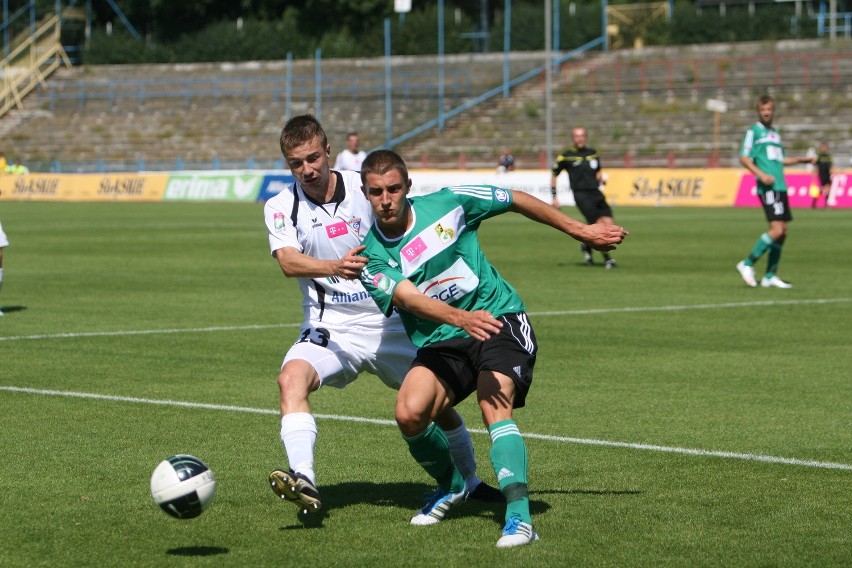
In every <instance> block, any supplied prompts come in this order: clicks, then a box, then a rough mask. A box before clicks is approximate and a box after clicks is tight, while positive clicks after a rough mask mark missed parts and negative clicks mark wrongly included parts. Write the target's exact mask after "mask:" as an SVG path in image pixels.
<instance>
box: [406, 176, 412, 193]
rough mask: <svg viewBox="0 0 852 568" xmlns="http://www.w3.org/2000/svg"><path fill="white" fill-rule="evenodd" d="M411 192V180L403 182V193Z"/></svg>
mask: <svg viewBox="0 0 852 568" xmlns="http://www.w3.org/2000/svg"><path fill="white" fill-rule="evenodd" d="M409 191H411V178H408V179H407V180H405V193H408V192H409Z"/></svg>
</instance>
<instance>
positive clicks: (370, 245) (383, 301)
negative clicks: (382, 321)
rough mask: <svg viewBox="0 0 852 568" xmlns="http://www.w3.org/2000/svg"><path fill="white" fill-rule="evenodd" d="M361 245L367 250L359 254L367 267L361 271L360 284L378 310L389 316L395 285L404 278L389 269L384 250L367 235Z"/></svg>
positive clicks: (394, 270) (387, 258)
mask: <svg viewBox="0 0 852 568" xmlns="http://www.w3.org/2000/svg"><path fill="white" fill-rule="evenodd" d="M363 244H364V245H365V246H366V247H367V248H366V249H364V251H363V252H361V256H364V257H366V258H367V266H365V267H364V269H363V270H362V271H361V283H362V284H363V285H364V289H365V290H367V293H368V294H370V296H371V297H372V298H373V301H374V302H376V305H377V306H378V307H379V310H381V312H382V313H383V314H385V316H390V315H391V313H393V293H394V291H396V287H397V285H398V284H399V283H400V282H402V281H403V280H405V276H403V275H402V273H401V272H400V271H399V269H396V268H392V267H391V265H390V263H389V262H388V260H389V257H388V256H387V253H386V252H385V251H384V248H383V247H382V246H381V245H379V244H378V243H377V242H376V241H375V240H371V239H370V237H369V235H368V236H367V239H365V240H364V243H363Z"/></svg>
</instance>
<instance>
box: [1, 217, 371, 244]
mask: <svg viewBox="0 0 852 568" xmlns="http://www.w3.org/2000/svg"><path fill="white" fill-rule="evenodd" d="M372 224H373V222H372V221H370V224H369V225H367V228H368V229H369V228H370V225H372ZM7 246H9V239H7V238H6V233H4V232H3V225H0V248H2V247H7Z"/></svg>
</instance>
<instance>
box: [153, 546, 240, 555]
mask: <svg viewBox="0 0 852 568" xmlns="http://www.w3.org/2000/svg"><path fill="white" fill-rule="evenodd" d="M228 552H230V551H229V550H228V549H227V548H222V547H221V546H181V547H180V548H171V549H169V550H167V551H166V554H168V555H170V556H215V555H217V554H228Z"/></svg>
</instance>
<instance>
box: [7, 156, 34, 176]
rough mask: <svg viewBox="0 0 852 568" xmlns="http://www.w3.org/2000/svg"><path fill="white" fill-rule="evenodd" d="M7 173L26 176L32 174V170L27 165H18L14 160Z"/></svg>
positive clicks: (8, 166)
mask: <svg viewBox="0 0 852 568" xmlns="http://www.w3.org/2000/svg"><path fill="white" fill-rule="evenodd" d="M6 173H7V174H10V175H24V174H28V173H30V170H29V168H27V167H26V166H25V165H23V164H20V163H18V161H17V160H12V161H11V162H10V163H9V165H7V166H6Z"/></svg>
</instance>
